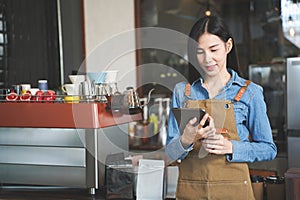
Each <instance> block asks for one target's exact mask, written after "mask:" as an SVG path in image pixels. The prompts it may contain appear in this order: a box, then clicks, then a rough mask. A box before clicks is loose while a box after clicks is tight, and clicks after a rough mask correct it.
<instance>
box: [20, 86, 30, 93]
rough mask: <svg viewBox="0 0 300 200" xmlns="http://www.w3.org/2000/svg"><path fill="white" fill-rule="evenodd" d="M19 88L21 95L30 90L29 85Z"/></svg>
mask: <svg viewBox="0 0 300 200" xmlns="http://www.w3.org/2000/svg"><path fill="white" fill-rule="evenodd" d="M21 88H22V94H25V93H26V92H27V91H28V90H30V89H31V85H30V84H21Z"/></svg>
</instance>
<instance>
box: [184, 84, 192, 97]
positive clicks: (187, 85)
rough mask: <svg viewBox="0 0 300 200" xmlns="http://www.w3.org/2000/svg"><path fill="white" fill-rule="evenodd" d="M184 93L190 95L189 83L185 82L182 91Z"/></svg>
mask: <svg viewBox="0 0 300 200" xmlns="http://www.w3.org/2000/svg"><path fill="white" fill-rule="evenodd" d="M184 95H185V96H186V97H188V96H190V95H191V85H190V84H189V83H186V84H185V92H184Z"/></svg>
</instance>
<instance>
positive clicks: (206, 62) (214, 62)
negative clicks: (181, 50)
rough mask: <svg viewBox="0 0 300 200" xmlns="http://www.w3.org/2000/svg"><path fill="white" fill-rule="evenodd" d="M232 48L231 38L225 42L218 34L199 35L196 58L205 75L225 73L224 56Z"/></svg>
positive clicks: (225, 56)
mask: <svg viewBox="0 0 300 200" xmlns="http://www.w3.org/2000/svg"><path fill="white" fill-rule="evenodd" d="M231 48H232V39H229V40H228V41H227V42H226V43H224V41H223V40H221V39H220V38H219V37H218V36H216V35H213V34H210V33H204V34H203V35H201V36H200V37H199V40H198V48H197V59H198V62H199V64H200V66H201V68H202V69H203V71H204V73H205V76H206V77H207V76H216V75H220V74H219V73H222V72H224V73H226V72H227V69H226V58H227V54H228V53H229V52H230V50H231Z"/></svg>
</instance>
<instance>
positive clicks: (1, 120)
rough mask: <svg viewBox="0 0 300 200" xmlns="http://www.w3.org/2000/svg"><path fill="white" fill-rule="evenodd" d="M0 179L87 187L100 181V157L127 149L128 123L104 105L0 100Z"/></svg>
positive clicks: (137, 117)
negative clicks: (108, 110) (107, 109)
mask: <svg viewBox="0 0 300 200" xmlns="http://www.w3.org/2000/svg"><path fill="white" fill-rule="evenodd" d="M0 110H1V112H0V151H1V154H0V183H3V184H10V183H12V184H22V185H23V184H24V185H47V186H67V187H79V188H87V189H89V192H90V193H95V190H96V189H98V188H99V186H102V185H103V184H104V172H105V165H104V163H105V159H106V156H107V155H108V154H110V153H120V152H127V151H128V146H129V145H128V135H127V131H128V123H129V122H131V121H136V120H140V119H141V114H135V115H122V114H120V113H108V112H106V110H105V104H103V103H23V102H20V103H15V102H5V103H0Z"/></svg>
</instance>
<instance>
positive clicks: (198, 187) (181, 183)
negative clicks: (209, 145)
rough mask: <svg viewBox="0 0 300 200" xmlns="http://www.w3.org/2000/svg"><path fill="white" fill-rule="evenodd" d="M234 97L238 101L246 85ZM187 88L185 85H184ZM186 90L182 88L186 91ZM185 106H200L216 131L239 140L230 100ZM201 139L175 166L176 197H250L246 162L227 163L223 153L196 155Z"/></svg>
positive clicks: (193, 102) (240, 199) (192, 102)
mask: <svg viewBox="0 0 300 200" xmlns="http://www.w3.org/2000/svg"><path fill="white" fill-rule="evenodd" d="M248 84H249V83H247V84H246V86H245V87H242V89H241V90H240V91H239V93H238V94H237V96H236V97H235V100H240V98H241V97H242V95H243V93H244V91H245V89H246V87H247V85H248ZM187 90H189V88H188V87H187ZM187 93H189V91H186V94H187ZM185 105H186V107H188V108H201V109H204V110H205V111H206V112H207V113H209V114H210V115H211V116H212V117H213V118H214V123H215V127H216V129H217V131H218V132H219V133H217V134H222V135H223V136H224V137H226V138H228V139H229V140H239V136H238V133H237V130H236V123H235V118H234V109H233V102H231V101H227V100H214V99H208V100H187V101H186V102H185ZM200 147H201V141H197V142H196V143H195V144H194V148H193V150H192V151H191V152H189V154H188V155H187V157H186V158H185V159H184V160H183V161H182V162H181V164H180V165H179V178H178V184H177V191H176V198H177V199H180V200H181V199H189V200H191V199H197V200H199V199H222V200H224V199H229V200H234V199H237V200H252V199H254V195H253V191H252V187H251V181H250V175H249V169H248V165H247V163H230V162H228V161H227V160H226V156H225V155H216V154H208V155H207V156H206V157H204V158H201V159H200V158H199V157H198V152H199V149H200Z"/></svg>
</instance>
